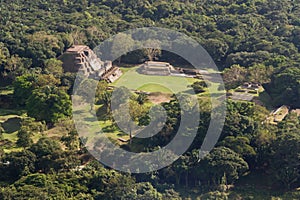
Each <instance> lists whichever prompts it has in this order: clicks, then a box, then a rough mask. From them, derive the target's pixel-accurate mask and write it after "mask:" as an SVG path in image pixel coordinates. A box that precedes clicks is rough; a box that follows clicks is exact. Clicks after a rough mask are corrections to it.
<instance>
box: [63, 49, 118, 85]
mask: <svg viewBox="0 0 300 200" xmlns="http://www.w3.org/2000/svg"><path fill="white" fill-rule="evenodd" d="M59 59H60V60H61V61H62V62H63V68H64V71H65V72H78V71H81V72H82V73H83V74H84V75H86V76H89V77H94V78H100V80H106V81H107V82H109V83H112V82H114V81H115V80H117V79H118V78H119V77H120V76H121V75H122V72H121V70H120V68H118V67H115V66H113V65H112V62H111V61H105V62H103V61H101V60H100V58H98V57H97V55H96V54H95V53H94V52H93V51H92V50H91V49H90V48H89V47H88V46H85V45H73V46H72V47H71V48H69V49H68V50H67V51H66V52H65V53H64V54H63V55H61V56H60V57H59Z"/></svg>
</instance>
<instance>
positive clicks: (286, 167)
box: [269, 131, 300, 189]
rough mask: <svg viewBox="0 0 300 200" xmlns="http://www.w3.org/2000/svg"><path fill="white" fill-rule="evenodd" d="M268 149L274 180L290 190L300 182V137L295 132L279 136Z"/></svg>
mask: <svg viewBox="0 0 300 200" xmlns="http://www.w3.org/2000/svg"><path fill="white" fill-rule="evenodd" d="M270 149H271V155H270V157H269V159H270V160H269V162H270V166H271V169H272V172H273V174H274V175H275V178H276V179H277V180H278V181H280V182H281V183H283V185H282V186H283V187H286V188H287V189H291V187H292V184H293V183H295V182H296V181H298V180H300V163H299V159H300V153H299V152H300V135H299V134H298V132H297V131H296V132H294V133H285V134H283V135H280V136H279V137H278V138H277V139H276V140H275V141H274V142H273V143H272V144H271V147H270Z"/></svg>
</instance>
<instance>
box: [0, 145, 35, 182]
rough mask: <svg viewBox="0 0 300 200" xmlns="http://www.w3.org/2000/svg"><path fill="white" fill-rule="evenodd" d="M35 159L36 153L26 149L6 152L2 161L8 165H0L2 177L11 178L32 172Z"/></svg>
mask: <svg viewBox="0 0 300 200" xmlns="http://www.w3.org/2000/svg"><path fill="white" fill-rule="evenodd" d="M36 159H37V158H36V155H35V154H34V153H32V152H31V151H28V150H24V151H21V152H11V153H10V154H6V155H5V156H4V157H3V158H2V162H3V163H5V162H9V165H5V166H1V169H0V170H1V171H2V170H3V171H2V174H3V178H6V179H8V180H12V179H15V178H20V177H21V176H24V175H28V174H29V173H31V172H34V170H35V162H36Z"/></svg>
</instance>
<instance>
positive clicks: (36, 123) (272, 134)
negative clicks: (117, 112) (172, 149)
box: [0, 0, 300, 200]
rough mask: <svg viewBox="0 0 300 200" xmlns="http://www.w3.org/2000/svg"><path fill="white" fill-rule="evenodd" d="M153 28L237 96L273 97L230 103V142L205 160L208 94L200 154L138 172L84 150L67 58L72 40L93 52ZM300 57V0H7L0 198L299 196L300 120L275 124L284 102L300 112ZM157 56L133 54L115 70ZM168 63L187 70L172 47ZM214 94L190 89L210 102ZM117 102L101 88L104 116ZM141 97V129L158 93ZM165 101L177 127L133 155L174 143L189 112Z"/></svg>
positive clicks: (0, 75)
mask: <svg viewBox="0 0 300 200" xmlns="http://www.w3.org/2000/svg"><path fill="white" fill-rule="evenodd" d="M142 27H163V28H169V29H172V30H176V31H179V32H181V33H184V34H186V35H188V36H190V37H192V38H193V39H195V40H196V41H197V42H199V43H200V44H201V45H202V46H203V47H204V48H205V49H206V50H207V52H208V53H209V54H210V55H211V56H212V58H213V60H214V61H215V63H216V65H217V67H218V68H219V70H220V71H221V72H222V77H223V80H224V83H225V88H226V90H227V91H228V93H231V92H232V90H234V89H235V88H237V87H238V86H240V85H242V84H243V83H245V82H255V83H260V84H261V85H262V86H263V87H264V89H265V91H264V92H263V93H262V94H261V95H259V97H258V98H259V102H256V101H255V102H246V101H234V100H230V99H228V100H227V116H226V120H225V125H224V128H223V131H222V134H221V137H220V139H219V141H218V143H217V145H216V147H215V148H214V149H213V150H212V151H211V152H210V154H209V155H207V156H206V157H205V158H204V159H202V160H201V161H200V162H198V150H199V148H200V146H201V144H202V142H203V139H204V134H205V133H206V130H207V128H208V124H209V121H210V108H209V107H210V103H209V102H207V100H205V99H204V98H199V102H200V110H201V116H203V117H202V118H201V121H200V124H199V127H197V128H198V131H197V133H198V134H197V137H196V138H195V141H194V142H193V144H192V146H191V147H190V148H189V150H188V151H187V152H186V153H185V154H184V155H182V156H181V157H180V159H178V160H177V161H176V162H174V163H173V164H172V165H170V166H168V167H165V168H163V169H161V170H158V171H155V172H151V173H150V172H149V173H146V174H129V173H123V172H118V171H116V170H113V169H110V168H108V167H106V166H104V165H102V164H101V163H99V162H98V161H96V160H95V159H94V158H93V157H92V156H91V155H90V154H89V153H88V151H87V150H86V149H85V147H84V144H83V143H84V142H82V141H81V140H80V139H79V137H78V135H77V132H76V129H75V127H74V124H73V122H72V108H71V105H72V102H71V94H72V89H73V83H74V80H75V76H76V74H73V73H69V72H68V73H65V72H64V71H63V68H62V63H61V61H59V60H58V59H57V58H58V57H59V56H60V55H62V54H63V53H64V52H65V51H66V50H67V49H68V48H70V47H71V46H72V45H73V44H85V45H87V46H89V47H90V48H91V49H93V48H95V47H96V46H97V45H99V44H100V43H101V42H103V41H104V40H105V39H108V38H109V37H111V36H113V35H115V34H117V33H119V32H123V31H126V30H129V29H133V28H142ZM299 50H300V2H299V1H298V0H280V1H279V0H169V1H165V0H160V1H158V0H81V1H78V0H73V1H70V0H30V1H22V0H15V1H11V0H0V199H4V200H6V199H7V200H9V199H101V200H102V199H107V200H109V199H141V200H142V199H143V200H144V199H149V200H150V199H162V200H168V199H170V200H171V199H207V200H212V199H215V200H227V199H230V200H231V199H233V200H240V199H245V200H246V199H249V200H250V199H262V200H263V199H270V200H277V199H278V200H281V199H282V200H285V199H287V200H289V199H291V200H296V199H300V192H299V188H300V115H299V114H298V113H297V112H289V114H287V115H286V116H285V117H284V119H283V120H282V121H280V122H278V123H268V122H267V120H266V118H267V117H268V115H269V113H270V112H271V111H272V110H274V109H276V108H278V107H280V106H282V105H285V106H287V107H288V108H289V109H290V110H295V109H300V53H299ZM146 60H147V55H145V53H143V51H134V52H131V53H129V54H127V55H123V56H122V59H121V58H120V60H119V61H117V62H116V64H119V65H122V66H128V65H131V64H139V63H142V62H144V61H146ZM157 60H159V61H167V62H170V63H172V64H177V65H186V64H187V63H185V61H183V60H182V59H181V58H179V57H178V56H176V55H174V54H171V53H169V52H165V51H162V52H161V53H160V54H159V55H158V58H157ZM119 62H120V63H119ZM206 87H207V86H206V85H205V84H203V83H202V82H201V81H200V82H196V83H194V84H192V85H191V88H193V89H194V90H195V91H196V93H200V94H201V93H203V92H204V91H205V90H206ZM110 98H111V91H110V89H109V85H108V84H107V83H105V82H100V83H99V84H98V90H97V91H96V100H97V102H96V108H97V109H98V110H97V115H98V117H99V118H102V117H103V116H105V120H107V119H106V118H108V119H109V117H110V114H111V113H110V110H109V106H110V104H109V101H110ZM131 101H132V102H131V106H132V108H133V110H136V111H137V112H135V113H132V115H136V118H137V123H138V124H142V125H143V124H147V120H149V117H147V114H149V113H147V111H145V110H146V107H147V104H149V102H147V97H145V96H143V95H142V94H140V95H136V94H133V95H132V98H131ZM161 105H162V106H163V107H164V108H165V109H166V111H167V113H168V117H167V124H166V126H165V127H164V128H163V129H162V131H161V132H160V134H158V135H157V136H156V137H153V140H152V142H153V143H154V145H153V146H151V145H150V146H146V145H145V147H144V148H143V149H140V148H141V145H144V143H143V141H142V140H139V139H133V141H132V144H131V141H130V144H123V145H124V148H126V149H129V150H132V151H135V150H137V149H138V150H142V151H148V150H155V148H158V147H161V146H164V145H165V144H167V143H168V142H169V141H170V140H171V139H172V137H173V136H174V134H175V130H176V128H178V127H177V126H178V121H179V119H180V107H179V105H178V101H177V99H176V98H173V97H172V98H171V101H170V102H165V103H162V104H161ZM97 106H98V107H99V108H98V107H97ZM100 106H102V107H100ZM139 109H140V110H139ZM144 109H145V110H144ZM103 113H105V114H103ZM109 120H110V119H109ZM112 129H116V127H114V125H112ZM12 133H13V134H12ZM108 153H109V152H108Z"/></svg>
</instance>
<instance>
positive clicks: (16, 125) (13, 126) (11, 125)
mask: <svg viewBox="0 0 300 200" xmlns="http://www.w3.org/2000/svg"><path fill="white" fill-rule="evenodd" d="M21 121H22V120H21V118H20V117H14V118H10V119H8V120H6V121H5V122H3V123H2V124H1V126H2V127H3V129H4V132H6V133H14V132H16V131H18V130H20V128H21Z"/></svg>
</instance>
